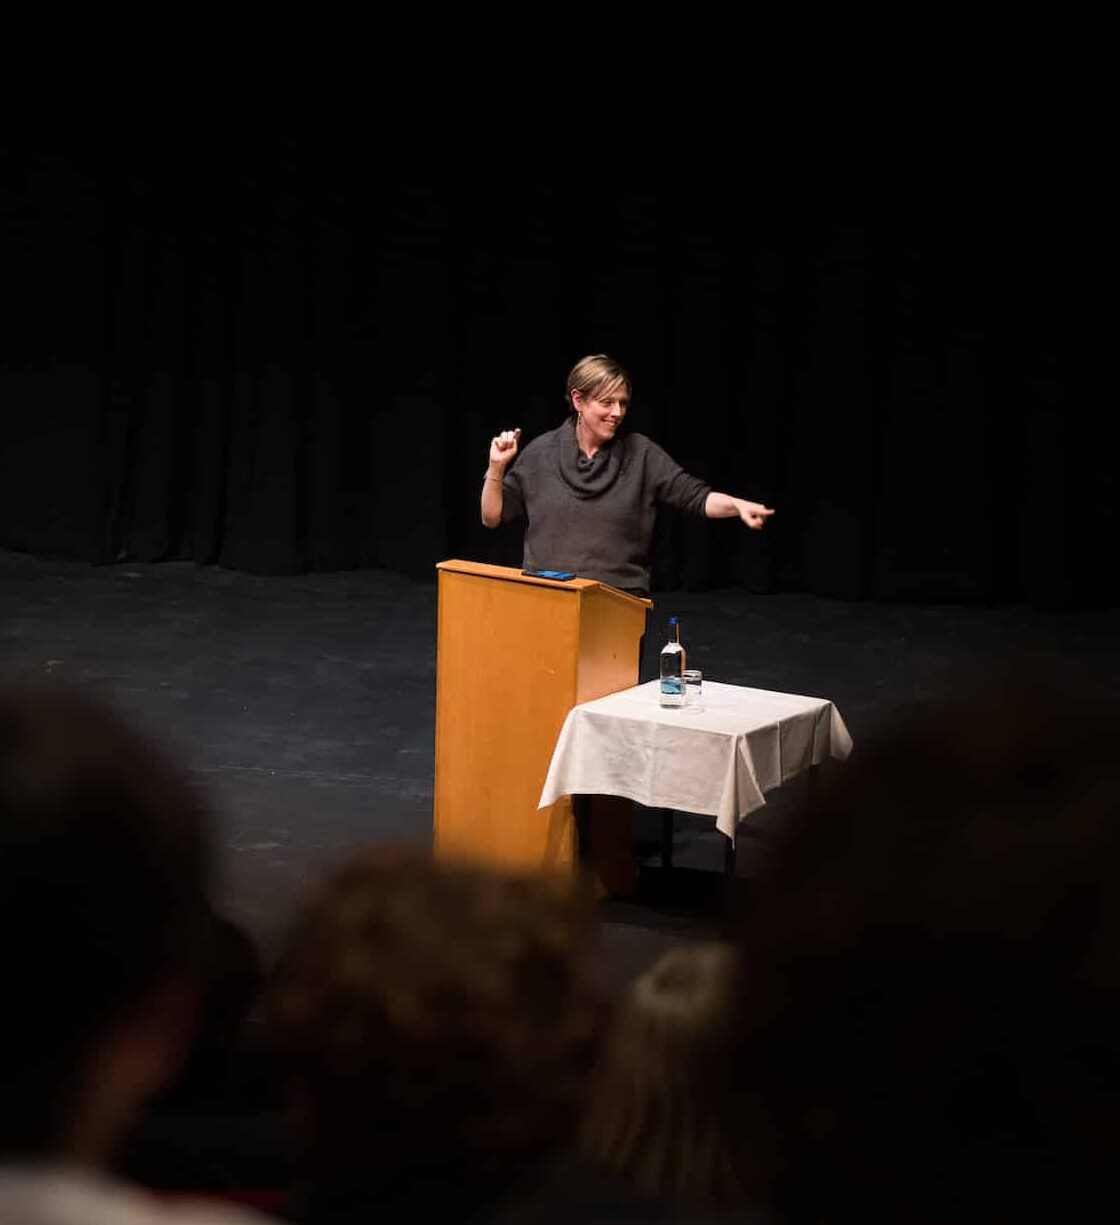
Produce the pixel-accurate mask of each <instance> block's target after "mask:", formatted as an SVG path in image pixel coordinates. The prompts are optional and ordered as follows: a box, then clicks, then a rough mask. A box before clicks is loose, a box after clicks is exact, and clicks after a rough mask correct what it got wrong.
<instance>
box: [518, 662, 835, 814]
mask: <svg viewBox="0 0 1120 1225" xmlns="http://www.w3.org/2000/svg"><path fill="white" fill-rule="evenodd" d="M657 699H658V682H657V681H649V682H648V683H647V684H644V685H635V686H634V687H633V688H632V689H623V690H622V691H621V692H619V693H612V694H610V695H608V696H607V697H605V698H596V699H595V700H594V701H593V702H584V703H583V704H582V705H580V706H575V707H573V708H572V710H570V711H569V712H568V717H567V719H565V721H564V726H563V727H562V728H561V730H560V737H559V739H558V740H557V742H556V748H555V749H554V750H553V754H552V762H551V764H550V765H549V768H548V776H547V777H546V778H545V781H544V789H543V791H542V792H541V798H540V804H539V807H541V808H544V807H545V806H547V805H549V804H554V803H555V802H556V801H557V800H558V799H560V797H561V796H565V795H576V794H591V795H619V796H625V797H627V798H628V799H631V800H634V801H635V802H636V803H638V804H644V805H645V806H646V807H648V808H672V809H676V810H678V811H680V812H695V813H705V814H709V815H711V816H714V817H715V818H716V827H717V828H718V829H719V830H721V831H722V832H723V833H725V834H726V835H727V836H728V837H729V838H734V836H735V827H736V826H737V825H738V823H739V821H741V820H742V818H743V817H745V816H746V815H747V813H749V812H752V811H753V810H754V809H756V808H760V807H761V806H762V805H763V804H765V803H766V792H768V791H771V790H773V788H775V787H780V786H781V785H782V783H784V782H786V780H787V779H790V778H792V777H793V776H794V775H795V774H799V773H800V772H801V771H802V770H806V769H808V768H809V767H810V766H814V765H818V764H819V763H820V762H822V761H824V759H825V758H826V757H829V756H831V757H836V758H839V759H841V760H843V759H844V758H846V757H847V756H848V754H849V753H850V752H851V749H852V740H851V737H850V736H849V735H848V729H847V728H846V727H845V726H844V721H843V719H841V718H840V712H839V711H838V710H837V709H836V707H835V706H833V704H832V703H831V702H829V701H827V700H826V699H824V698H810V697H803V696H801V695H800V694H794V693H773V692H771V691H770V690H768V689H747V688H744V687H742V686H739V685H722V684H720V683H719V682H718V681H708V680H705V681H704V685H703V694H702V696H701V700H700V703H699V705H697V706H695V707H693V706H685V707H676V708H669V709H665V708H663V707H662V706H660V705H659V704H658V700H657Z"/></svg>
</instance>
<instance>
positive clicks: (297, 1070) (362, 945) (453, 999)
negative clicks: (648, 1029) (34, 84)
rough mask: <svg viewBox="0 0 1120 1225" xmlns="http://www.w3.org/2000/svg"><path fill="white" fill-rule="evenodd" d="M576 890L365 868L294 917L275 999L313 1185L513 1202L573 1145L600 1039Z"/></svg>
mask: <svg viewBox="0 0 1120 1225" xmlns="http://www.w3.org/2000/svg"><path fill="white" fill-rule="evenodd" d="M591 919H592V912H591V910H590V908H589V904H588V902H587V901H586V900H585V899H583V898H581V897H578V896H577V895H576V894H575V893H574V892H572V891H571V890H570V889H569V888H568V887H567V886H566V885H565V886H563V887H561V885H560V884H558V883H554V882H550V881H548V880H546V879H543V878H537V877H528V876H525V877H522V876H515V875H507V874H504V873H502V872H498V871H494V870H489V869H486V868H482V867H476V866H469V865H465V864H464V865H453V864H447V863H444V862H436V861H433V860H432V859H431V858H430V857H429V856H428V855H427V854H426V853H422V852H419V851H412V850H402V849H382V850H374V851H370V852H367V853H363V854H361V855H358V856H356V857H354V858H353V859H351V860H350V861H348V862H347V863H345V864H344V865H343V866H341V867H340V868H339V869H338V870H337V871H335V872H334V873H333V874H332V875H330V876H329V877H328V878H326V879H325V880H324V881H323V882H322V884H321V886H320V887H319V888H318V889H317V890H316V892H315V893H314V895H313V896H312V897H311V898H310V900H309V901H308V903H307V904H306V905H305V907H304V908H303V910H302V912H301V913H300V915H299V916H298V918H297V920H296V922H295V925H294V927H293V930H292V932H291V934H290V936H289V938H288V940H287V942H286V945H285V947H284V949H283V951H282V953H281V957H280V960H279V963H278V967H277V971H276V975H275V981H274V983H273V986H272V989H271V991H270V1002H269V1009H268V1011H269V1021H270V1025H271V1028H272V1031H273V1033H274V1035H275V1040H276V1043H277V1048H278V1054H279V1058H280V1060H281V1063H282V1066H283V1067H284V1069H285V1071H286V1073H287V1077H288V1081H289V1084H290V1088H291V1097H292V1103H293V1106H294V1110H295V1117H296V1124H297V1141H298V1143H299V1145H300V1154H301V1158H302V1162H303V1170H304V1173H305V1174H306V1176H307V1178H308V1180H309V1182H310V1184H311V1185H312V1187H317V1188H319V1189H320V1191H323V1190H329V1189H330V1188H332V1187H334V1188H339V1189H343V1191H342V1193H345V1190H344V1189H346V1188H351V1189H352V1190H355V1192H356V1194H357V1195H358V1196H359V1198H360V1197H361V1196H362V1195H374V1194H376V1195H378V1196H379V1197H381V1198H382V1199H385V1198H388V1197H391V1196H392V1195H393V1194H394V1193H395V1191H396V1192H399V1193H401V1194H405V1195H408V1194H410V1193H412V1192H414V1191H415V1188H416V1187H417V1185H420V1184H423V1183H425V1182H428V1181H431V1180H438V1181H439V1183H440V1185H442V1187H444V1188H445V1192H446V1194H447V1195H449V1196H450V1195H453V1194H455V1192H454V1191H452V1190H450V1189H451V1188H457V1189H458V1193H459V1194H461V1195H462V1196H463V1197H464V1200H469V1198H470V1197H471V1196H477V1197H481V1198H486V1197H491V1196H494V1195H497V1194H500V1193H501V1192H502V1191H503V1190H504V1189H506V1188H508V1187H510V1186H511V1184H515V1183H516V1182H517V1181H518V1180H519V1179H521V1178H523V1177H525V1176H526V1175H527V1174H529V1173H530V1172H531V1171H532V1169H533V1168H534V1166H535V1164H536V1163H539V1162H541V1161H542V1160H544V1159H546V1158H547V1157H549V1156H550V1155H551V1154H552V1153H554V1152H555V1151H556V1150H557V1149H558V1148H562V1147H564V1146H565V1145H567V1144H568V1143H569V1141H570V1139H571V1136H572V1134H573V1129H574V1126H575V1121H576V1118H577V1115H578V1112H579V1110H580V1108H581V1106H582V1102H583V1097H584V1093H585V1089H586V1077H587V1073H588V1070H589V1067H590V1065H591V1062H592V1059H593V1057H594V1050H595V1045H596V1037H597V1033H598V1031H599V1025H600V1007H599V1002H598V997H597V995H596V993H595V991H594V989H593V988H592V986H591V984H590V979H589V977H588V976H587V966H586V964H585V955H586V951H587V950H586V947H585V946H586V942H587V938H588V937H589V935H590V932H591V926H590V925H591Z"/></svg>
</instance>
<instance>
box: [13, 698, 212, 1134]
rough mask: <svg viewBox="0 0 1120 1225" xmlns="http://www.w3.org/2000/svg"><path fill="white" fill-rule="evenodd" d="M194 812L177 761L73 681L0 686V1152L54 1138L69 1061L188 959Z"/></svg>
mask: <svg viewBox="0 0 1120 1225" xmlns="http://www.w3.org/2000/svg"><path fill="white" fill-rule="evenodd" d="M208 841H209V826H208V817H207V814H206V811H205V809H204V806H203V804H202V803H201V801H200V799H199V797H198V796H197V795H196V793H195V790H194V788H193V787H192V786H191V784H190V782H189V780H188V778H187V777H186V774H185V772H184V771H182V770H181V769H180V768H179V767H178V766H177V765H176V764H175V763H174V762H173V761H172V759H171V757H170V756H169V755H168V754H167V753H166V752H165V751H164V750H163V749H162V748H160V747H159V746H158V745H157V744H155V743H154V742H153V741H152V740H151V739H149V738H148V737H146V736H144V735H142V734H141V733H140V732H138V731H137V730H135V729H133V728H132V727H131V726H129V724H128V722H127V721H126V720H125V719H124V718H122V717H121V716H120V715H119V714H117V713H115V712H113V711H112V710H111V709H110V708H109V707H108V706H107V705H104V704H102V703H101V702H99V701H97V700H95V699H94V698H91V697H88V696H85V695H83V694H81V693H76V692H71V691H65V690H59V689H21V690H19V691H6V692H2V693H0V933H2V934H0V940H2V941H3V964H4V968H5V972H6V976H7V984H8V989H7V990H6V992H5V1002H4V1009H3V1019H4V1026H3V1029H4V1038H3V1041H2V1042H0V1083H3V1086H4V1092H3V1094H2V1096H0V1151H4V1152H19V1151H23V1152H42V1151H47V1150H50V1149H52V1148H54V1147H56V1146H58V1145H59V1144H60V1143H62V1140H63V1136H64V1133H65V1132H66V1130H67V1127H68V1126H69V1122H70V1118H71V1115H72V1112H73V1110H74V1109H75V1108H76V1107H77V1106H78V1104H79V1103H78V1100H77V1097H76V1095H77V1094H78V1093H79V1092H80V1088H79V1083H78V1082H79V1078H80V1075H81V1070H82V1066H83V1061H84V1060H85V1059H86V1058H87V1056H88V1054H89V1052H90V1049H91V1047H92V1045H93V1044H95V1043H96V1042H98V1041H99V1040H101V1039H103V1038H105V1037H106V1035H107V1034H108V1033H109V1032H111V1030H112V1028H113V1026H114V1025H115V1024H116V1023H118V1022H119V1021H120V1020H121V1018H122V1016H124V1015H125V1014H126V1013H127V1012H128V1010H129V1009H130V1008H132V1007H134V1006H136V1005H137V1004H138V1003H140V1002H141V1001H142V1000H143V999H144V998H145V996H146V995H147V994H148V993H150V992H151V991H152V990H153V989H154V987H155V986H156V985H157V984H159V983H161V982H163V981H165V980H167V979H169V978H172V977H173V976H174V975H176V974H177V973H180V972H183V971H185V970H187V969H189V968H191V967H193V965H194V959H195V957H196V956H197V952H198V948H199V936H200V932H201V931H202V924H203V922H204V914H205V909H204V905H205V885H206V881H207V868H208V864H207V847H208Z"/></svg>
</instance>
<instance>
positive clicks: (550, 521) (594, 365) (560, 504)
mask: <svg viewBox="0 0 1120 1225" xmlns="http://www.w3.org/2000/svg"><path fill="white" fill-rule="evenodd" d="M630 396H631V382H630V376H629V375H628V374H627V373H626V371H625V370H624V369H623V368H622V367H621V366H620V365H619V364H618V362H616V361H614V360H612V359H611V358H609V357H607V356H606V355H605V354H602V353H597V354H594V355H592V356H590V357H584V358H582V359H581V360H580V361H578V362H576V364H575V366H573V367H572V371H571V373H570V374H569V375H568V386H567V394H566V399H567V401H568V403H569V404H570V405H571V408H572V412H571V415H570V416H569V417H568V418H567V419H566V420H565V421H564V423H563V424H562V425H560V426H558V427H557V428H556V429H554V430H550V431H548V433H545V434H542V435H540V437H538V438H535V439H534V440H533V441H532V442H531V443H529V445H528V446H526V448H525V450H524V452H522V453H521V457H520V459H519V460H518V462H517V463H516V464H514V463H513V460H514V459H515V458H516V457H517V455H518V446H519V443H520V440H521V431H520V429H513V430H503V431H502V432H501V433H499V434H497V435H496V436H495V437H494V438H493V439H491V441H490V463H489V466H488V468H487V470H486V479H485V481H484V482H483V486H482V522H483V523H484V524H485V525H486V526H487V527H497V526H498V525H499V524H500V523H509V522H513V521H515V520H519V519H525V520H526V528H525V546H524V561H523V562H522V565H523V566H524V567H525V568H526V569H527V570H562V571H565V570H570V571H573V572H574V573H575V574H577V575H578V576H579V577H580V578H590V579H596V580H597V581H599V582H602V583H608V584H609V585H610V586H612V587H618V588H620V589H621V590H623V591H628V592H630V593H632V594H633V595H640V596H646V597H648V596H649V586H650V545H651V542H652V539H653V528H654V522H655V520H656V517H657V509H658V507H659V506H672V507H675V508H676V509H677V510H680V511H684V512H686V513H689V514H695V515H702V516H704V517H706V518H708V519H731V518H734V517H735V516H738V518H740V519H741V520H742V521H743V522H744V523H745V524H746V525H747V527H751V528H755V529H757V528H761V527H762V526H763V525H764V524H765V523H766V520H767V519H768V518H769V517H770V516H771V515H772V514H773V513H774V512H773V510H771V509H770V507H768V506H762V505H761V504H760V503H758V502H748V501H746V500H745V499H744V498H733V497H731V496H730V495H728V494H726V493H716V492H714V491H713V490H712V489H711V488H710V486H708V485H706V484H705V483H704V482H703V481H701V480H699V479H698V478H697V477H694V476H690V475H689V474H688V473H687V472H685V470H684V469H683V468H682V467H681V466H680V464H678V463H676V462H675V461H674V460H673V459H671V458H670V457H669V455H667V454H666V452H665V451H663V450H662V449H661V447H659V446H658V445H657V444H656V443H655V442H652V441H651V440H650V439H649V438H647V437H646V436H645V435H644V434H630V433H623V432H622V423H623V420H624V419H625V417H626V410H627V409H628V408H629V406H630Z"/></svg>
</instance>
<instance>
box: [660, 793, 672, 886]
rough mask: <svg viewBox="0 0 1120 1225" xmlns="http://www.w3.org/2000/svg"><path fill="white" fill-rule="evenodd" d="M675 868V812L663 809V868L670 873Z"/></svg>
mask: <svg viewBox="0 0 1120 1225" xmlns="http://www.w3.org/2000/svg"><path fill="white" fill-rule="evenodd" d="M672 866H673V810H672V809H671V808H662V809H661V868H662V871H664V872H668V871H669V869H670V868H671V867H672Z"/></svg>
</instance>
